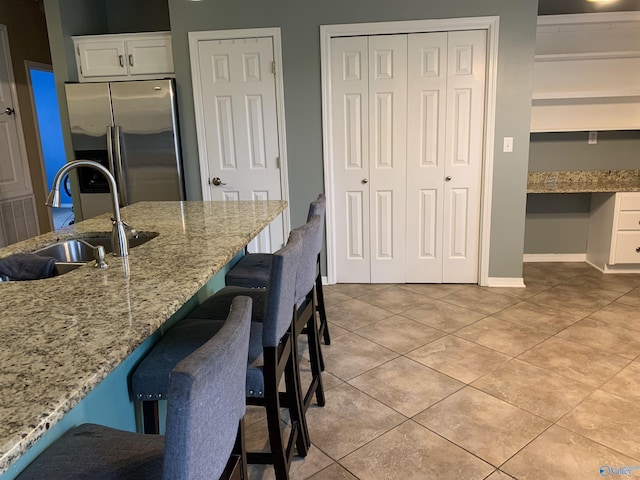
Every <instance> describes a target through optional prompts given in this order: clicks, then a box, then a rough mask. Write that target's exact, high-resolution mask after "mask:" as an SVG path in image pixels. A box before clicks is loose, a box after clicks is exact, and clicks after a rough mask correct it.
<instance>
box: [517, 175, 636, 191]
mask: <svg viewBox="0 0 640 480" xmlns="http://www.w3.org/2000/svg"><path fill="white" fill-rule="evenodd" d="M639 191H640V170H591V171H590V170H580V171H573V172H571V171H570V172H530V173H529V178H528V182H527V193H588V192H639Z"/></svg>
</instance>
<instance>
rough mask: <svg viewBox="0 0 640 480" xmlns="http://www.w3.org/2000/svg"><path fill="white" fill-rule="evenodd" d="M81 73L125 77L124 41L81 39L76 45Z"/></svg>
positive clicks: (83, 74) (89, 76) (86, 75)
mask: <svg viewBox="0 0 640 480" xmlns="http://www.w3.org/2000/svg"><path fill="white" fill-rule="evenodd" d="M76 53H77V55H78V60H79V63H80V64H79V67H80V72H81V75H82V76H83V77H85V78H91V77H125V76H127V74H128V72H127V65H126V62H125V55H126V47H125V42H124V41H119V40H98V41H93V40H89V41H81V42H78V44H77V47H76Z"/></svg>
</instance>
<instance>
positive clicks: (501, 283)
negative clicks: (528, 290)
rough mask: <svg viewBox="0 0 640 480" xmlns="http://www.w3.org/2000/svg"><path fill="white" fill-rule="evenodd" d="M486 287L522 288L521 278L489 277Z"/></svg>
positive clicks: (522, 281)
mask: <svg viewBox="0 0 640 480" xmlns="http://www.w3.org/2000/svg"><path fill="white" fill-rule="evenodd" d="M487 287H507V288H524V287H525V285H524V279H523V278H513V277H489V279H488V281H487Z"/></svg>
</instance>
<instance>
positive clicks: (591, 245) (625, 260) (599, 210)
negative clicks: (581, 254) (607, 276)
mask: <svg viewBox="0 0 640 480" xmlns="http://www.w3.org/2000/svg"><path fill="white" fill-rule="evenodd" d="M587 262H589V263H590V264H592V265H593V266H595V267H596V268H598V269H600V270H602V271H604V272H640V192H622V193H593V194H591V215H590V217H589V236H588V239H587Z"/></svg>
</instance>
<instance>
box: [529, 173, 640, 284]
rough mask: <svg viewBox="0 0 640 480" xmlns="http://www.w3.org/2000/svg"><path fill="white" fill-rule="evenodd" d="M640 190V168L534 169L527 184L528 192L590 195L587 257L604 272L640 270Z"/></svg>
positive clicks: (585, 258) (587, 213) (634, 271)
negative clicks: (557, 170)
mask: <svg viewBox="0 0 640 480" xmlns="http://www.w3.org/2000/svg"><path fill="white" fill-rule="evenodd" d="M638 192H640V170H598V171H575V172H532V173H529V178H528V183H527V193H529V194H575V193H589V194H591V195H590V207H589V205H588V206H587V212H586V215H587V216H588V225H587V227H588V228H587V232H586V236H585V237H586V252H585V253H584V260H586V261H587V262H588V263H590V264H591V265H593V266H594V267H596V268H598V269H599V270H601V271H603V272H605V273H621V272H628V273H638V272H640V193H638ZM587 201H589V198H587Z"/></svg>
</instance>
